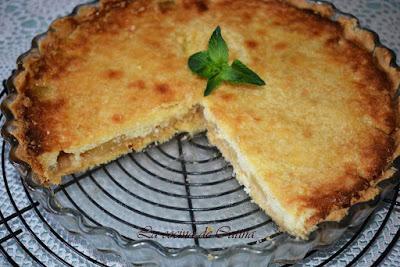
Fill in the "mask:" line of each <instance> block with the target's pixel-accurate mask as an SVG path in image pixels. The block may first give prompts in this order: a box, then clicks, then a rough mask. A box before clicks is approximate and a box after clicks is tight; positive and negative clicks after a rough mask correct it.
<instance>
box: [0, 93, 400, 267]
mask: <svg viewBox="0 0 400 267" xmlns="http://www.w3.org/2000/svg"><path fill="white" fill-rule="evenodd" d="M5 95H6V91H5V90H3V91H1V93H0V100H1V101H2V100H3V99H4V97H5ZM0 119H1V122H3V121H4V118H3V114H1V115H0ZM1 142H2V145H1V148H2V152H1V164H2V178H0V252H1V255H2V256H0V266H7V265H11V266H131V265H132V264H131V263H132V262H128V261H126V260H125V258H121V257H119V255H116V254H115V253H110V244H109V240H110V239H102V238H101V237H99V236H96V237H95V238H94V240H91V239H90V236H89V235H82V233H81V231H80V229H77V228H76V225H75V224H74V223H71V222H70V221H69V220H68V218H66V216H62V215H61V214H57V213H56V212H54V210H53V211H52V212H49V211H48V207H47V206H46V205H43V204H41V203H44V202H46V201H48V199H45V200H43V199H41V201H38V199H40V198H41V197H43V195H38V194H36V192H35V191H34V190H32V188H31V187H30V186H29V185H28V184H26V182H25V180H24V179H22V178H21V177H19V175H18V174H17V172H16V171H15V169H14V168H13V166H12V165H11V163H10V161H9V159H8V153H9V149H10V148H9V145H8V144H7V143H6V142H5V141H4V140H1ZM53 192H54V194H55V198H56V199H57V201H59V202H60V203H61V205H62V206H63V207H68V208H71V209H73V210H76V211H78V212H79V214H80V215H81V216H82V217H83V218H85V221H86V222H87V223H88V224H90V225H93V226H101V227H112V228H114V229H118V232H119V233H120V234H121V236H122V238H123V240H124V241H126V242H131V241H138V240H140V239H141V238H142V237H141V236H140V234H142V235H145V236H144V237H148V236H151V238H152V239H153V240H154V241H157V242H159V243H161V244H162V245H163V246H164V247H166V248H181V247H184V246H193V245H200V246H201V247H204V248H207V249H210V250H213V251H220V250H224V249H226V248H227V247H230V246H231V245H234V244H248V245H251V246H254V247H257V246H262V245H263V244H265V243H266V241H267V240H270V239H273V238H277V237H279V236H280V235H281V233H280V232H279V231H278V229H277V228H276V227H275V225H274V224H273V223H272V221H271V220H270V218H269V217H268V216H266V215H265V213H264V212H262V211H260V209H259V208H258V207H257V206H256V205H255V204H253V203H252V202H251V199H250V198H249V197H248V195H247V194H246V193H245V191H244V188H243V187H242V186H241V185H239V184H238V183H237V182H236V180H235V177H234V176H233V174H232V167H231V166H230V165H229V163H227V162H226V161H224V159H223V158H222V155H221V154H220V153H219V151H218V150H217V149H216V148H215V147H213V146H210V144H209V143H208V142H207V139H206V137H205V135H204V134H202V135H198V136H196V137H195V138H193V139H190V138H188V136H187V135H185V134H180V135H178V136H176V137H175V138H174V139H173V140H172V141H171V142H168V143H167V144H163V145H160V146H154V147H152V148H150V149H148V150H146V151H145V152H143V153H137V154H129V155H127V156H125V157H123V158H120V159H118V160H116V161H114V162H112V163H110V164H107V165H105V166H101V167H99V168H96V169H94V170H91V171H89V172H87V173H83V174H77V175H72V176H69V177H67V178H66V179H65V180H64V181H63V184H62V185H60V186H58V187H55V188H53ZM399 201H400V196H399V186H397V187H396V188H395V189H394V190H393V191H392V192H391V193H390V194H389V196H388V197H387V198H385V199H384V201H383V202H382V203H381V204H380V207H379V209H378V211H377V212H376V213H374V214H372V215H370V216H369V217H368V218H367V219H366V220H365V221H364V222H363V223H361V224H360V225H359V226H358V227H356V228H354V229H351V230H349V231H347V232H346V233H345V234H344V236H343V237H342V238H341V239H340V240H339V241H338V242H336V243H335V244H332V245H331V246H329V247H326V248H321V249H319V250H314V251H311V252H309V253H308V254H307V255H306V257H305V259H304V260H302V261H300V262H299V263H298V264H297V265H304V266H355V265H357V266H380V265H385V266H400V259H399V255H400V246H399V239H400V203H399ZM221 227H230V228H229V233H227V232H222V233H219V234H218V236H217V235H216V230H217V229H220V228H221ZM67 229H68V230H67ZM207 230H210V232H211V234H210V235H208V236H207V238H199V237H198V235H196V234H200V233H203V232H204V231H207ZM171 231H174V233H171ZM186 233H192V234H194V235H193V236H190V235H188V236H185V238H171V235H172V236H174V235H180V236H182V235H185V234H186ZM100 236H101V235H100ZM113 248H115V246H114V247H113ZM234 260H235V261H234V262H223V263H221V264H220V265H218V264H215V265H211V261H209V262H206V263H205V264H208V265H205V266H223V265H224V266H225V265H229V264H231V265H233V263H236V264H237V265H239V266H256V264H257V265H259V266H263V262H262V260H261V261H260V262H254V263H253V262H251V263H249V262H248V259H247V258H246V257H240V255H238V257H236V258H235V259H234ZM240 264H241V265H240ZM134 265H135V266H136V265H137V266H143V265H144V264H143V263H142V262H140V261H138V262H137V264H134ZM148 265H149V266H154V265H155V264H151V263H150V264H148ZM172 265H173V264H172V263H171V264H170V263H167V264H166V265H165V266H172ZM146 266H147V265H146ZM177 266H193V264H192V265H191V264H190V263H187V264H186V265H177ZM283 266H290V265H283Z"/></svg>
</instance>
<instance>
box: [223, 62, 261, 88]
mask: <svg viewBox="0 0 400 267" xmlns="http://www.w3.org/2000/svg"><path fill="white" fill-rule="evenodd" d="M222 76H223V79H224V80H225V81H229V82H232V83H250V84H255V85H265V82H264V81H263V80H262V79H261V78H260V76H258V75H257V74H256V73H255V72H254V71H252V70H251V69H249V68H248V67H247V66H246V65H245V64H243V63H242V62H241V61H240V60H235V61H233V63H232V66H231V67H230V68H226V69H225V70H224V72H223V75H222Z"/></svg>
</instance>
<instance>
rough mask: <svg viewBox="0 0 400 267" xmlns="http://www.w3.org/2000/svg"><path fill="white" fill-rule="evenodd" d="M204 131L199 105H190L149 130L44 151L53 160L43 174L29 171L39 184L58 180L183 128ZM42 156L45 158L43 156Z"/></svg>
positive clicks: (191, 131) (154, 141) (180, 131)
mask: <svg viewBox="0 0 400 267" xmlns="http://www.w3.org/2000/svg"><path fill="white" fill-rule="evenodd" d="M202 131H205V126H204V120H203V116H202V112H201V108H200V107H199V106H193V107H192V108H191V109H190V110H189V111H188V112H187V113H186V114H184V115H183V116H180V117H174V118H170V119H169V120H168V121H167V122H165V123H162V125H154V127H153V129H152V131H151V132H150V133H149V134H146V135H143V136H136V137H126V136H125V135H122V136H118V137H116V138H113V139H112V140H110V141H107V142H105V143H103V144H101V145H99V146H96V147H94V148H91V149H89V150H86V151H81V152H77V153H66V152H64V151H58V152H52V153H47V155H45V157H46V156H47V158H48V161H51V162H53V164H46V165H45V166H50V167H49V168H48V169H47V170H45V171H44V173H45V175H44V176H42V175H40V176H39V175H38V174H35V173H34V174H33V175H34V178H35V180H36V181H38V182H39V183H40V184H59V183H60V182H61V177H62V176H65V175H68V174H72V173H77V172H82V171H86V170H89V169H93V168H95V167H96V166H99V165H101V164H106V163H108V162H110V161H112V160H115V159H116V158H118V157H120V156H122V155H125V154H128V153H130V152H133V151H142V150H143V149H145V148H146V147H148V146H149V145H151V144H152V143H165V142H167V141H169V140H170V139H172V138H173V137H174V136H175V135H176V134H177V133H182V132H186V133H189V134H190V135H193V134H196V133H199V132H202ZM45 160H46V158H45Z"/></svg>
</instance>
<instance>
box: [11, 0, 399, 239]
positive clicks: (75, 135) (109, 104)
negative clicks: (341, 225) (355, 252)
mask: <svg viewBox="0 0 400 267" xmlns="http://www.w3.org/2000/svg"><path fill="white" fill-rule="evenodd" d="M289 2H293V3H286V2H281V1H276V0H270V1H260V0H247V1H245V0H237V1H223V0H213V1H190V0H181V1H161V3H160V1H159V2H157V1H145V0H138V1H101V3H100V7H87V8H83V9H81V10H80V12H79V14H78V15H77V16H75V17H72V18H71V17H70V18H64V19H60V20H57V21H56V22H54V23H53V24H52V31H50V32H49V33H48V34H47V36H46V37H45V38H44V39H43V40H42V41H41V42H40V46H39V50H38V51H33V52H32V53H31V54H30V56H28V57H27V58H26V59H25V61H24V66H25V69H26V70H25V71H24V72H22V73H21V74H20V75H19V76H18V77H17V78H16V80H15V85H16V88H17V90H18V93H19V95H18V98H17V100H16V101H14V103H13V105H12V109H13V111H14V114H15V116H16V121H17V123H18V129H19V130H18V132H17V133H15V134H16V137H17V138H18V140H19V141H20V146H19V148H18V149H19V150H18V154H19V155H20V157H21V158H22V159H24V160H25V161H27V162H28V163H29V164H30V165H31V166H32V169H33V171H34V172H35V173H36V174H37V175H38V176H39V177H40V179H42V182H48V181H50V182H54V181H56V180H54V179H56V178H54V177H52V176H51V173H52V172H51V171H50V169H51V168H54V166H56V165H57V163H58V162H57V158H58V156H59V154H60V152H62V153H71V154H76V155H80V154H81V153H84V152H85V151H88V150H90V149H93V148H96V147H98V146H100V145H102V144H105V143H107V142H109V141H110V140H112V139H114V138H116V137H120V136H123V137H126V138H135V137H143V136H146V135H149V134H151V132H152V131H153V130H154V127H155V126H158V125H163V123H165V122H167V121H170V120H171V118H182V117H183V116H184V115H185V114H187V113H188V112H190V110H191V109H192V108H193V106H195V105H202V106H203V107H204V113H205V118H206V120H208V121H209V122H210V123H212V124H213V125H215V126H216V128H217V130H216V132H217V135H218V138H222V139H224V140H226V141H227V143H228V144H229V146H230V147H231V148H232V149H233V151H234V153H236V154H237V158H238V164H239V165H240V168H241V170H244V171H245V172H247V174H249V175H251V176H252V177H253V179H256V181H257V184H258V185H259V187H261V191H262V192H263V193H265V194H272V196H273V199H274V200H273V201H275V202H276V203H278V204H279V205H278V206H280V207H282V208H281V212H282V213H285V214H284V216H287V217H288V218H289V217H290V218H294V219H298V220H299V221H300V222H301V225H300V226H297V225H295V226H293V225H290V223H289V222H285V221H282V220H281V219H276V220H278V221H279V222H280V224H282V225H283V227H284V228H285V229H287V230H288V231H290V232H291V233H293V234H295V235H298V236H301V237H305V236H306V235H307V234H308V233H309V232H310V231H311V230H312V229H314V227H315V225H316V224H317V223H318V222H320V221H322V220H325V219H327V218H329V219H332V220H339V219H341V218H342V217H343V216H344V214H345V212H342V211H343V210H345V209H347V208H348V207H349V206H350V205H352V204H354V203H356V202H358V201H360V200H366V199H370V198H372V197H373V196H374V195H375V194H376V193H377V190H376V189H375V188H374V185H375V181H376V180H377V179H379V178H380V177H381V175H382V171H383V170H384V168H385V166H386V165H387V163H388V161H390V160H391V158H392V155H393V153H394V150H395V148H396V142H395V140H394V137H393V132H394V130H395V126H396V111H395V110H396V107H395V106H394V104H393V103H392V101H391V97H392V95H393V93H394V90H395V89H396V87H397V86H398V84H399V79H400V78H399V77H400V74H399V71H398V70H394V69H393V68H389V67H387V66H388V62H387V55H386V53H387V52H386V50H384V51H379V55H381V56H380V57H374V56H373V53H372V50H373V49H374V47H373V45H372V44H371V42H372V41H371V38H372V37H371V36H370V35H368V34H366V33H365V32H360V33H357V32H355V30H354V29H352V22H351V21H342V22H341V23H338V22H333V21H331V20H329V19H328V18H325V17H323V16H324V15H329V14H330V10H329V8H326V9H323V8H321V7H318V8H315V10H316V9H319V13H321V14H317V13H316V12H313V11H311V10H309V9H307V10H303V9H299V8H297V7H295V6H302V7H307V8H310V7H308V6H307V5H306V4H305V1H300V0H298V1H289ZM217 25H220V26H221V28H222V34H223V36H224V38H225V40H226V41H227V43H228V46H229V51H230V59H231V60H233V59H236V58H238V59H240V60H241V61H243V62H244V63H245V64H246V65H248V66H250V67H251V68H252V69H253V70H255V72H256V73H258V74H259V75H260V76H261V77H262V78H263V79H264V80H265V81H266V82H267V85H266V86H264V87H262V88H259V87H257V88H256V87H252V86H243V85H232V84H231V85H229V84H225V85H223V86H221V87H220V88H218V89H217V90H216V91H215V92H214V93H213V94H212V95H211V96H209V97H207V98H204V97H203V96H202V93H203V90H204V86H205V81H204V80H201V79H199V78H198V77H196V76H195V75H193V74H191V73H190V71H189V69H188V68H187V59H188V57H189V56H190V55H191V54H193V53H195V52H198V51H201V50H205V49H206V47H207V41H208V38H209V36H210V33H211V32H212V30H213V29H215V27H216V26H217ZM377 52H378V51H377ZM122 153H126V151H125V152H121V153H120V154H122ZM116 156H118V155H116ZM99 163H102V162H101V160H100V161H99V162H97V163H96V164H99ZM52 179H53V181H52ZM264 189H265V190H264ZM259 204H260V203H259ZM260 205H261V206H262V205H264V204H260ZM262 207H263V206H262ZM263 208H264V209H267V210H268V208H265V207H263ZM339 211H340V212H339ZM282 216H283V215H282ZM273 218H274V217H273ZM275 218H277V217H276V216H275Z"/></svg>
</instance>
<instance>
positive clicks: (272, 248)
mask: <svg viewBox="0 0 400 267" xmlns="http://www.w3.org/2000/svg"><path fill="white" fill-rule="evenodd" d="M317 3H318V4H321V5H322V4H324V5H325V4H328V3H322V2H317ZM93 4H96V3H92V4H90V5H93ZM86 5H87V4H86ZM329 5H330V4H329ZM78 9H79V7H77V8H76V9H75V10H74V12H73V13H72V14H71V15H70V16H73V15H75V14H76V12H77V10H78ZM343 16H344V17H351V18H353V17H352V16H351V15H348V14H344V13H342V12H340V11H338V10H337V9H335V15H334V17H333V19H334V20H336V19H338V18H339V17H343ZM45 34H46V33H44V34H42V35H40V36H37V37H36V38H35V39H34V40H33V43H32V49H36V48H37V43H38V42H39V41H40V39H41V37H43V36H44V35H45ZM375 39H376V46H381V44H380V43H379V41H378V38H377V37H376V38H375ZM32 49H31V50H32ZM31 50H30V51H31ZM30 51H28V52H27V53H26V54H28V53H30ZM26 54H24V55H22V56H21V57H20V58H19V59H18V67H19V68H18V70H17V71H16V72H14V74H13V75H12V77H10V79H9V80H8V81H7V84H6V87H7V90H8V92H9V95H8V97H7V99H6V100H5V101H4V102H3V104H2V111H3V113H4V114H5V115H6V118H7V121H6V123H5V125H4V126H3V129H2V134H3V136H4V137H5V138H6V139H7V140H8V142H10V144H11V146H12V148H11V151H10V160H11V161H12V162H13V164H14V165H15V166H16V168H17V169H18V171H19V172H20V174H21V176H22V177H23V178H24V181H25V183H26V185H27V186H28V188H29V189H30V191H31V193H32V194H33V195H34V196H35V197H36V198H37V199H38V200H39V201H40V202H41V203H42V204H43V206H44V207H45V208H46V210H47V211H49V212H50V213H51V214H52V215H54V216H55V217H57V220H58V221H59V222H60V223H61V224H62V225H63V226H64V227H65V228H66V229H68V230H69V231H71V232H74V233H77V234H79V235H82V236H84V238H86V239H88V240H90V241H91V242H92V243H93V244H94V246H95V247H96V248H97V249H99V250H102V251H106V252H111V253H116V254H118V255H121V256H123V257H124V258H125V259H126V260H127V261H128V262H132V263H135V264H144V263H147V264H155V265H158V264H163V265H165V266H170V265H172V264H179V265H185V264H190V265H196V264H199V265H201V264H204V263H205V262H206V261H207V260H209V261H208V263H209V265H213V266H214V265H215V266H225V265H230V263H232V262H234V263H235V264H240V263H241V262H242V263H243V264H248V263H249V262H251V263H252V264H254V265H257V263H259V264H260V265H261V264H262V265H265V264H266V263H269V262H287V263H293V262H295V261H297V260H299V259H302V258H303V257H304V256H305V255H306V254H307V253H308V252H310V251H311V250H315V249H318V248H321V247H323V246H327V245H330V244H332V243H333V242H334V241H336V240H337V239H338V238H340V236H342V234H343V233H344V232H345V231H346V230H348V229H350V228H353V227H357V226H358V225H360V224H361V223H362V222H363V221H364V220H365V219H366V218H367V217H368V216H369V215H370V214H371V213H372V212H373V211H374V210H375V208H376V207H377V206H378V204H379V202H380V200H381V199H383V198H384V197H385V196H386V195H387V194H388V193H389V192H390V191H391V190H392V189H393V188H394V187H395V186H396V185H397V184H398V183H399V178H398V173H395V175H393V177H392V178H390V179H387V180H385V181H382V182H381V183H380V184H379V187H380V188H381V189H382V193H381V194H380V195H379V196H377V197H376V198H375V199H373V200H371V201H368V202H364V203H359V204H356V205H354V206H352V207H351V208H350V210H349V214H348V215H347V216H346V217H345V218H344V219H343V220H342V221H341V222H324V223H321V224H320V225H319V226H318V229H317V230H316V231H314V232H313V233H312V234H311V236H310V238H309V240H307V241H304V240H297V239H296V238H294V237H292V236H290V235H288V234H286V233H282V232H280V231H279V229H278V228H277V226H276V225H275V224H274V223H273V222H272V221H271V219H270V218H269V217H268V216H267V215H266V214H265V213H264V212H263V211H261V210H260V209H259V208H258V206H257V205H255V204H254V203H252V201H251V199H250V198H249V196H248V195H247V194H246V192H245V191H244V190H243V186H241V185H239V184H238V183H237V181H236V179H235V177H234V174H233V172H232V167H231V165H230V164H229V163H228V162H226V161H225V160H224V159H223V158H222V155H221V153H220V152H219V151H218V149H216V148H215V147H213V146H211V145H210V144H209V143H208V141H207V138H206V136H205V134H204V133H202V134H199V135H196V136H194V137H193V138H189V137H188V135H187V134H184V133H182V134H178V135H177V136H176V137H175V138H174V139H173V140H171V141H170V142H168V143H165V144H162V145H151V146H149V147H148V148H147V149H146V150H145V151H143V152H140V153H131V154H129V155H126V156H124V157H121V158H119V159H117V160H115V161H113V162H111V163H109V164H106V165H102V166H100V167H98V168H96V169H93V170H91V171H88V172H86V173H80V174H74V175H71V176H67V177H65V178H64V179H63V183H62V184H61V185H59V186H55V187H51V188H44V187H42V186H40V185H38V184H36V183H35V182H34V181H33V180H32V176H31V170H30V168H29V166H28V165H27V164H26V163H24V162H22V161H21V160H20V159H18V157H17V156H16V155H15V150H16V147H17V145H18V143H17V140H16V139H15V138H14V137H13V135H12V122H13V116H12V114H11V112H10V111H9V108H8V105H9V104H10V103H11V102H12V99H13V98H14V97H15V89H14V86H13V79H14V77H15V76H16V75H17V74H18V72H19V71H21V68H22V67H21V66H22V65H21V61H22V59H23V58H24V56H25V55H26ZM393 58H394V57H393ZM392 64H393V66H395V60H394V59H393V60H392ZM398 165H399V164H398V162H397V161H396V160H395V161H394V162H393V164H392V165H391V166H390V167H395V168H396V169H397V167H398Z"/></svg>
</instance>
